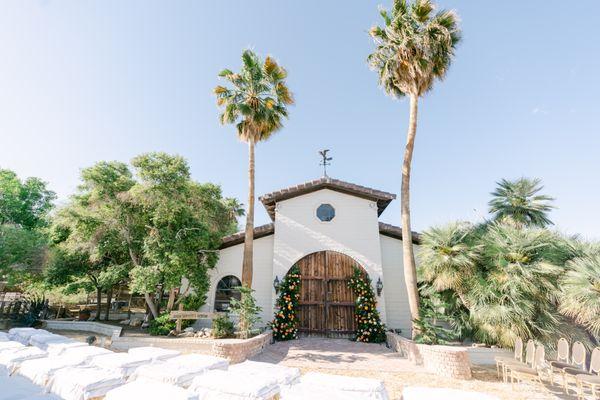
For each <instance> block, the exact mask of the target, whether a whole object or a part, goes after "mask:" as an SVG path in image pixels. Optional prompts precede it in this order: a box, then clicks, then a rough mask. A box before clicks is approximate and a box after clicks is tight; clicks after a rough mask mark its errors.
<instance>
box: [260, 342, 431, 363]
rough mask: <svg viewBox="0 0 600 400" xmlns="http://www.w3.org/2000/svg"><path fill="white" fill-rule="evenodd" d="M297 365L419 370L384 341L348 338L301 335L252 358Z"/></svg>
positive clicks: (276, 344)
mask: <svg viewBox="0 0 600 400" xmlns="http://www.w3.org/2000/svg"><path fill="white" fill-rule="evenodd" d="M253 359H254V360H256V361H264V362H270V363H275V364H278V363H281V364H284V365H288V366H291V367H298V368H319V369H336V370H340V369H343V370H354V371H381V372H409V371H410V372H416V371H423V369H422V368H421V367H417V366H415V365H413V364H412V363H410V362H409V361H408V360H407V359H406V358H403V357H401V356H400V354H399V353H396V352H394V351H392V350H390V349H388V348H387V347H386V346H385V344H368V343H360V342H353V341H350V340H348V339H323V338H312V337H308V338H302V339H300V340H291V341H287V342H277V343H275V344H273V345H271V346H269V347H267V348H266V349H265V351H264V352H263V353H261V354H259V355H257V356H256V357H254V358H253Z"/></svg>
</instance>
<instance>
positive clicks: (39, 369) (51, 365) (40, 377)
mask: <svg viewBox="0 0 600 400" xmlns="http://www.w3.org/2000/svg"><path fill="white" fill-rule="evenodd" d="M86 358H87V357H86V356H77V355H70V356H56V357H45V358H36V359H33V360H26V361H23V362H22V363H21V365H20V366H19V370H18V374H19V375H21V376H24V377H25V378H27V379H29V380H30V381H32V382H33V383H35V384H36V385H40V386H46V385H47V384H48V381H49V380H50V378H51V377H52V375H53V374H54V373H55V372H56V371H58V370H60V369H62V368H66V367H75V366H78V365H82V364H84V363H85V361H86Z"/></svg>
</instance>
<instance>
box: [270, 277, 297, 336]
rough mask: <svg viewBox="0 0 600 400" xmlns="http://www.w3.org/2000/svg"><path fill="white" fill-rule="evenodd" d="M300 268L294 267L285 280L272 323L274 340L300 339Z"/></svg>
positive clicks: (282, 283) (281, 286)
mask: <svg viewBox="0 0 600 400" xmlns="http://www.w3.org/2000/svg"><path fill="white" fill-rule="evenodd" d="M300 282H301V280H300V268H299V267H298V266H297V265H294V266H293V267H292V268H290V271H289V272H288V273H287V275H286V276H285V277H284V278H283V281H282V282H281V284H280V286H279V288H280V292H279V298H278V299H277V304H276V305H277V307H278V310H277V311H276V312H275V318H274V319H273V322H271V329H272V330H273V338H274V339H275V340H278V341H282V340H291V339H297V338H298V302H299V300H300Z"/></svg>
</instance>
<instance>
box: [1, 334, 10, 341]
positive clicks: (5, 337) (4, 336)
mask: <svg viewBox="0 0 600 400" xmlns="http://www.w3.org/2000/svg"><path fill="white" fill-rule="evenodd" d="M9 340H10V339H9V338H8V333H6V332H0V342H8V341H9Z"/></svg>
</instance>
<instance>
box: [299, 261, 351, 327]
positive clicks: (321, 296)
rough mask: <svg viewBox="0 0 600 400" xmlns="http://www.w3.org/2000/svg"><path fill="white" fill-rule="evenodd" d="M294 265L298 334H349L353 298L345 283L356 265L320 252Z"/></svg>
mask: <svg viewBox="0 0 600 400" xmlns="http://www.w3.org/2000/svg"><path fill="white" fill-rule="evenodd" d="M297 265H298V267H299V268H300V276H301V279H302V286H301V292H300V301H299V310H298V318H299V330H300V332H304V333H307V334H322V335H327V336H344V335H349V334H351V333H353V332H354V331H355V330H356V323H355V321H354V300H355V296H354V293H353V292H352V290H351V289H350V288H349V287H348V281H349V280H350V278H351V277H352V273H353V269H354V266H358V263H357V262H356V261H354V260H353V259H352V258H351V257H348V256H347V255H345V254H342V253H337V252H334V251H321V252H318V253H313V254H309V255H308V256H306V257H304V258H302V259H301V260H300V261H298V263H297Z"/></svg>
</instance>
